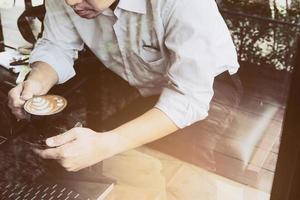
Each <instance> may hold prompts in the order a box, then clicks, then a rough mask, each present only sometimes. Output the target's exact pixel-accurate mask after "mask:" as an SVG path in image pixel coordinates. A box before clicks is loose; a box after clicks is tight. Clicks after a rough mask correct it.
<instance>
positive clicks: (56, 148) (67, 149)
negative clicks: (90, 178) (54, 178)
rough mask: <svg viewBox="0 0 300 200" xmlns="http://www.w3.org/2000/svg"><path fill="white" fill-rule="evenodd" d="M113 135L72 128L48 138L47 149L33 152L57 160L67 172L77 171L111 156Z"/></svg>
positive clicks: (113, 146) (113, 147)
mask: <svg viewBox="0 0 300 200" xmlns="http://www.w3.org/2000/svg"><path fill="white" fill-rule="evenodd" d="M114 141H115V140H114V134H113V133H109V132H105V133H97V132H95V131H93V130H91V129H88V128H73V129H71V130H69V131H67V132H65V133H63V134H61V135H57V136H54V137H52V138H48V139H47V140H46V143H47V145H48V146H49V147H52V148H49V149H46V150H40V149H35V150H34V151H35V152H36V153H37V154H38V155H40V156H41V157H42V158H44V159H55V160H57V161H58V162H59V163H60V164H61V165H62V166H63V167H64V168H65V169H66V170H67V171H78V170H80V169H83V168H85V167H89V166H91V165H94V164H96V163H98V162H100V161H102V160H104V159H106V158H108V157H111V156H113V155H114V154H115V153H114V149H115V145H114V144H115V142H114Z"/></svg>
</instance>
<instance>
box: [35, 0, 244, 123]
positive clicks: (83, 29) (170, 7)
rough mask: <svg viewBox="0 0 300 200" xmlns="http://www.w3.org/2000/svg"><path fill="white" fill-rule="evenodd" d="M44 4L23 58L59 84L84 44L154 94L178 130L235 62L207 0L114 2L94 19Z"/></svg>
mask: <svg viewBox="0 0 300 200" xmlns="http://www.w3.org/2000/svg"><path fill="white" fill-rule="evenodd" d="M46 9H47V14H46V17H45V30H44V34H43V37H42V38H41V39H40V40H39V41H38V42H37V44H36V46H35V49H34V51H33V52H32V55H31V58H30V63H33V62H36V61H43V62H46V63H48V64H49V65H51V66H52V67H53V68H54V69H55V70H56V72H57V74H58V76H59V83H63V82H65V81H67V80H68V79H70V78H71V77H72V76H74V75H75V71H74V69H73V63H74V60H75V59H76V56H77V52H78V51H79V50H81V49H82V48H83V44H84V43H85V44H86V45H87V46H88V47H89V48H90V49H91V50H92V51H93V52H94V54H95V55H96V56H97V57H98V58H99V59H100V60H101V62H102V63H103V64H104V65H105V66H106V67H107V68H109V69H110V70H112V71H114V72H115V73H116V74H118V75H119V76H121V77H122V78H123V79H125V80H127V81H128V82H129V83H130V85H132V86H134V87H136V88H137V89H138V90H139V92H140V93H141V94H142V95H143V96H149V95H154V94H160V98H159V100H158V102H157V104H156V105H155V107H156V108H158V109H160V110H161V111H163V112H164V113H165V114H166V115H167V116H168V117H169V118H170V119H171V120H172V121H173V122H174V123H175V124H176V125H177V126H178V127H180V128H183V127H186V126H188V125H190V124H192V123H194V122H196V121H199V120H202V119H204V118H205V117H206V116H207V113H208V109H209V103H210V101H211V98H212V96H213V88H212V86H213V80H214V77H215V76H216V75H218V74H220V73H222V72H224V71H226V70H228V71H229V73H230V74H233V73H235V72H236V71H237V69H238V67H239V64H238V62H237V55H236V50H235V47H234V45H233V42H232V39H231V36H230V33H229V31H228V29H227V27H226V24H225V22H224V20H223V18H222V17H221V15H220V13H219V11H218V8H217V5H216V3H215V1H214V0H120V2H119V4H118V5H117V7H116V9H115V10H114V11H112V10H111V9H106V10H105V11H103V12H102V13H101V14H100V15H99V16H98V17H96V18H94V19H84V18H81V17H79V16H78V15H77V14H76V13H75V12H74V11H73V10H72V8H71V7H70V6H68V5H67V4H66V3H65V1H64V0H47V1H46Z"/></svg>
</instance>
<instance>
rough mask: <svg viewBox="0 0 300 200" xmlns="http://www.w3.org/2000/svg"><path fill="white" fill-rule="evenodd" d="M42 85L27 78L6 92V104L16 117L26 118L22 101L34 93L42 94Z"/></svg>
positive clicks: (34, 94)
mask: <svg viewBox="0 0 300 200" xmlns="http://www.w3.org/2000/svg"><path fill="white" fill-rule="evenodd" d="M42 94H43V91H42V85H41V83H40V82H39V81H36V80H27V81H24V82H23V83H20V84H19V85H17V86H16V87H14V88H13V89H11V90H10V91H9V93H8V106H9V108H10V109H11V111H12V113H13V114H14V115H15V116H16V118H17V119H26V118H27V115H26V113H25V112H24V109H23V105H24V103H25V102H26V101H27V100H28V99H30V98H32V97H33V96H36V95H42Z"/></svg>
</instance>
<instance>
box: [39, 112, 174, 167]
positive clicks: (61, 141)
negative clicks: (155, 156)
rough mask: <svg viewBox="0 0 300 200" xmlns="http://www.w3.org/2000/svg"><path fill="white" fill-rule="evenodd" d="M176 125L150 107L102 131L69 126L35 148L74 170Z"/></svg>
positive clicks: (119, 151)
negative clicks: (112, 127) (69, 128)
mask: <svg viewBox="0 0 300 200" xmlns="http://www.w3.org/2000/svg"><path fill="white" fill-rule="evenodd" d="M177 129H178V127H177V126H176V125H175V124H174V122H173V121H172V120H170V119H169V118H168V117H167V116H166V115H165V114H164V113H163V112H162V111H160V110H159V109H157V108H153V109H150V110H149V111H147V112H146V113H145V114H143V115H141V116H140V117H137V118H136V119H134V120H132V121H130V122H127V123H125V124H124V125H122V126H120V127H118V128H116V129H114V130H112V131H109V132H103V133H96V132H94V131H92V130H91V129H87V128H73V129H71V130H69V131H67V132H65V133H63V134H61V135H58V136H55V137H52V138H49V139H47V140H46V142H47V145H48V146H49V147H55V148H49V149H46V150H38V149H35V152H36V153H37V154H39V155H40V156H41V157H42V158H44V159H55V160H57V161H58V162H59V163H60V164H61V165H62V166H63V167H64V168H65V169H66V170H68V171H78V170H80V169H83V168H86V167H88V166H91V165H93V164H96V163H98V162H100V161H102V160H104V159H106V158H109V157H111V156H113V155H116V154H118V153H121V152H124V151H127V150H129V149H132V148H135V147H138V146H141V145H143V144H146V143H149V142H151V141H154V140H157V139H159V138H162V137H164V136H166V135H168V134H170V133H173V132H174V131H176V130H177Z"/></svg>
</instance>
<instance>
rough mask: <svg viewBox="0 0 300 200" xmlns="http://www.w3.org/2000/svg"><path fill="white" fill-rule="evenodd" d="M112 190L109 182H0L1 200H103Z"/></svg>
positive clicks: (111, 184)
mask: <svg viewBox="0 0 300 200" xmlns="http://www.w3.org/2000/svg"><path fill="white" fill-rule="evenodd" d="M112 189H113V183H110V182H102V183H100V182H86V181H69V180H56V181H35V182H33V183H28V184H26V183H22V184H12V183H8V182H0V199H1V200H25V199H28V200H29V199H30V200H34V199H36V200H43V199H44V200H52V199H53V200H54V199H61V200H72V199H76V200H104V199H105V198H106V197H107V196H108V194H109V193H110V192H111V191H112Z"/></svg>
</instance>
